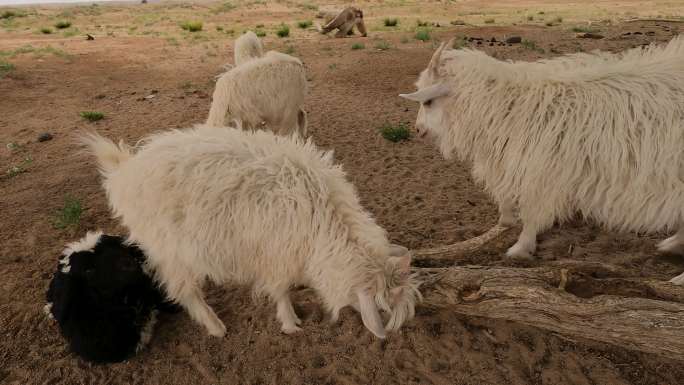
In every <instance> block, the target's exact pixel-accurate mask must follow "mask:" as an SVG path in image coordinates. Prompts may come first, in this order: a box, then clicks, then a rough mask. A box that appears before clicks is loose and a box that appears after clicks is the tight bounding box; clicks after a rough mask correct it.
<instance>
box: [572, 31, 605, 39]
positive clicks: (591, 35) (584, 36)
mask: <svg viewBox="0 0 684 385" xmlns="http://www.w3.org/2000/svg"><path fill="white" fill-rule="evenodd" d="M576 36H577V38H578V39H603V37H604V36H603V35H601V34H598V33H591V32H583V33H578V34H577V35H576Z"/></svg>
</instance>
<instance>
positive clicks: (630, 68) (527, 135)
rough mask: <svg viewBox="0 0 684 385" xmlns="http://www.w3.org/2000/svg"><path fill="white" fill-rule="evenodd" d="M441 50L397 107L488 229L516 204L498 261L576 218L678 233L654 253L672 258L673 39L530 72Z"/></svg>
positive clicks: (679, 42) (528, 250) (683, 112)
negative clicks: (452, 164) (465, 171)
mask: <svg viewBox="0 0 684 385" xmlns="http://www.w3.org/2000/svg"><path fill="white" fill-rule="evenodd" d="M447 46H448V44H442V46H440V48H439V49H438V50H437V51H436V52H435V54H434V55H433V57H432V60H431V61H430V64H429V65H428V67H427V69H426V70H424V71H423V72H422V73H421V75H420V77H419V79H418V82H417V83H416V86H417V87H418V91H417V92H415V93H413V94H408V95H405V94H404V95H400V96H402V97H404V98H407V99H409V100H413V101H417V102H420V103H421V107H420V110H419V112H418V117H417V120H416V129H417V131H418V132H419V134H422V135H424V134H425V133H430V134H433V135H434V136H435V137H436V139H437V144H438V146H439V148H440V150H441V152H442V154H443V155H444V157H445V158H451V157H452V155H453V154H454V153H455V154H458V155H459V156H460V157H461V158H462V159H463V160H466V161H469V162H471V163H472V165H473V175H474V176H475V178H476V179H477V180H478V181H482V182H484V184H485V187H486V189H487V191H488V192H489V193H490V194H492V196H493V197H494V198H495V199H496V201H497V202H498V203H499V209H500V213H501V217H500V223H502V224H505V225H510V224H513V223H514V222H515V220H516V219H515V215H514V211H513V210H514V204H515V203H517V205H518V208H519V216H520V218H521V220H522V222H523V230H522V233H521V234H520V237H519V239H518V242H517V243H516V244H515V245H514V246H513V247H511V248H510V249H509V250H508V252H507V254H508V255H509V256H515V257H529V256H531V254H532V253H534V251H535V248H536V236H537V234H538V233H539V232H541V231H544V230H545V229H547V228H548V227H550V226H551V225H553V223H554V220H558V221H564V220H567V219H568V218H570V217H571V216H573V215H574V214H575V213H576V212H578V211H579V212H580V213H581V214H582V215H583V216H584V217H585V218H587V219H592V220H595V221H597V222H598V223H600V224H602V225H604V226H605V227H607V228H609V229H617V230H631V231H637V232H657V231H664V230H672V229H679V230H678V231H677V233H676V234H675V235H674V236H672V237H671V238H668V239H667V240H665V241H663V242H661V243H660V244H659V245H658V249H659V250H661V251H663V252H672V253H684V38H682V37H677V38H675V39H673V40H672V41H671V42H670V43H669V44H667V45H666V46H663V47H657V46H650V47H648V48H645V49H641V48H637V49H633V50H629V51H626V52H624V53H622V54H609V53H592V54H585V53H580V54H574V55H568V56H563V57H559V58H555V59H549V60H540V61H538V62H533V63H529V62H504V61H500V60H496V59H494V58H492V57H490V56H487V55H486V54H485V53H483V52H478V51H473V50H467V49H465V50H446V51H445V47H447ZM683 281H684V277H682V278H681V279H680V281H679V282H680V283H684V282H683Z"/></svg>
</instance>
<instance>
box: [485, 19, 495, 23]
mask: <svg viewBox="0 0 684 385" xmlns="http://www.w3.org/2000/svg"><path fill="white" fill-rule="evenodd" d="M484 22H485V24H494V23H495V22H496V20H494V19H485V21H484Z"/></svg>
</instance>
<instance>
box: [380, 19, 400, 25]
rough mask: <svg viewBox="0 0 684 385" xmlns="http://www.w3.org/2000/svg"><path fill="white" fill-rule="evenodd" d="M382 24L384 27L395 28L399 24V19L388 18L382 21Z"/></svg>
mask: <svg viewBox="0 0 684 385" xmlns="http://www.w3.org/2000/svg"><path fill="white" fill-rule="evenodd" d="M383 23H384V24H385V27H396V26H397V24H399V19H397V18H396V17H388V18H386V19H385V20H383Z"/></svg>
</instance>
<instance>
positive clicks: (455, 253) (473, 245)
mask: <svg viewBox="0 0 684 385" xmlns="http://www.w3.org/2000/svg"><path fill="white" fill-rule="evenodd" d="M508 229H509V228H508V227H503V226H501V225H496V226H494V227H492V228H491V229H489V230H487V232H486V233H484V234H481V235H478V236H477V237H474V238H470V239H467V240H465V241H462V242H458V243H454V244H452V245H447V246H440V247H435V248H431V249H419V250H413V251H412V252H411V254H412V255H413V258H414V259H416V260H418V259H456V258H458V257H462V256H464V255H466V254H468V253H472V252H474V251H477V250H478V249H480V248H481V247H482V246H483V245H485V244H486V243H488V242H490V241H492V240H493V239H495V238H497V237H498V236H499V235H501V234H503V233H504V232H506V230H508Z"/></svg>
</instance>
